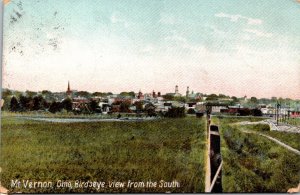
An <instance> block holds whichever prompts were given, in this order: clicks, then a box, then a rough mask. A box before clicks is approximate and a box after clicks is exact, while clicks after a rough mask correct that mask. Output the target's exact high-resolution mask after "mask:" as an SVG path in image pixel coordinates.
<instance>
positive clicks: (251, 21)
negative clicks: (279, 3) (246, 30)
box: [215, 12, 263, 25]
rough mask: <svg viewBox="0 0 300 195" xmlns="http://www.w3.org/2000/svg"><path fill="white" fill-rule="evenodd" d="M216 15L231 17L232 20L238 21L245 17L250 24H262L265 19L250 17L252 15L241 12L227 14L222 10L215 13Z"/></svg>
mask: <svg viewBox="0 0 300 195" xmlns="http://www.w3.org/2000/svg"><path fill="white" fill-rule="evenodd" d="M215 16H216V17H219V18H229V19H230V21H231V22H238V20H239V19H244V20H246V21H247V23H248V24H250V25H260V24H262V23H263V21H262V20H261V19H257V18H250V17H246V16H242V15H239V14H236V15H232V14H226V13H223V12H221V13H217V14H215Z"/></svg>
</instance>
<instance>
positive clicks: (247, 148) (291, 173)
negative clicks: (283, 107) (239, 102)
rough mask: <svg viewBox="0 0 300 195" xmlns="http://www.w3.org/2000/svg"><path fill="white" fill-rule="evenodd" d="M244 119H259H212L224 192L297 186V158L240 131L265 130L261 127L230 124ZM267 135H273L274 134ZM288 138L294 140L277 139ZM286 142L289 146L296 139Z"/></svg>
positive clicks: (299, 167)
mask: <svg viewBox="0 0 300 195" xmlns="http://www.w3.org/2000/svg"><path fill="white" fill-rule="evenodd" d="M243 120H245V121H257V120H262V119H254V118H253V119H250V120H249V118H222V119H217V118H214V120H213V122H214V123H216V124H219V125H220V130H221V134H222V140H221V142H222V143H221V145H222V148H221V151H222V157H223V160H224V166H223V178H222V179H223V181H222V182H223V191H224V192H287V190H288V188H291V187H295V186H297V185H298V183H299V179H300V157H299V156H297V155H295V154H294V153H291V152H289V151H288V150H286V149H285V148H283V147H282V146H279V145H278V144H276V143H274V142H272V141H270V140H268V139H267V138H264V137H262V136H259V135H255V134H246V133H243V132H242V131H240V130H257V131H260V129H258V128H263V129H265V128H264V127H262V126H263V125H262V126H260V125H255V126H254V125H243V126H242V125H232V124H231V123H235V122H239V121H243ZM261 132H262V133H266V134H267V133H268V132H266V131H261ZM269 133H270V135H271V134H272V135H273V133H274V135H275V132H269ZM269 133H268V134H269ZM288 136H290V137H293V136H294V134H285V135H284V136H283V135H280V136H279V137H280V138H283V137H284V138H283V139H285V141H287V140H288ZM274 137H275V136H274ZM298 140H299V139H298ZM282 141H284V140H282ZM286 143H287V144H290V145H291V146H292V144H291V143H294V144H295V143H296V138H295V139H294V138H293V140H292V139H290V140H289V141H288V142H286Z"/></svg>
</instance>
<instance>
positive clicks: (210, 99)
mask: <svg viewBox="0 0 300 195" xmlns="http://www.w3.org/2000/svg"><path fill="white" fill-rule="evenodd" d="M206 100H207V101H215V100H218V96H217V95H216V94H210V95H208V96H207V98H206Z"/></svg>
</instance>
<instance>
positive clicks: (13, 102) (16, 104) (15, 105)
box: [9, 96, 20, 112]
mask: <svg viewBox="0 0 300 195" xmlns="http://www.w3.org/2000/svg"><path fill="white" fill-rule="evenodd" d="M9 108H10V111H12V112H16V111H18V110H19V109H20V105H19V102H18V100H17V98H16V97H15V96H13V97H12V98H11V100H10V106H9Z"/></svg>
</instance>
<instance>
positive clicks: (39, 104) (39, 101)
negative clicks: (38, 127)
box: [32, 95, 45, 110]
mask: <svg viewBox="0 0 300 195" xmlns="http://www.w3.org/2000/svg"><path fill="white" fill-rule="evenodd" d="M44 102H45V100H44V98H43V96H41V95H39V96H35V97H34V98H33V108H32V109H33V110H40V109H44Z"/></svg>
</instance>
